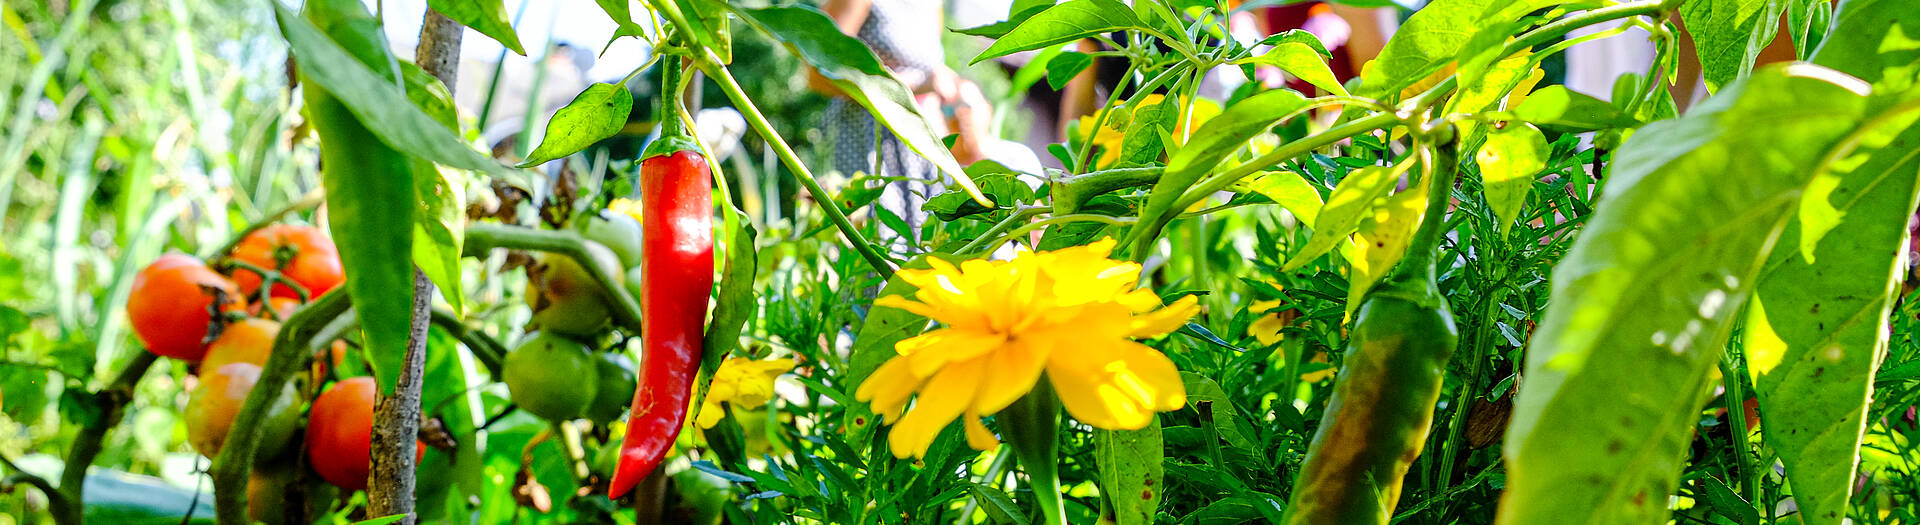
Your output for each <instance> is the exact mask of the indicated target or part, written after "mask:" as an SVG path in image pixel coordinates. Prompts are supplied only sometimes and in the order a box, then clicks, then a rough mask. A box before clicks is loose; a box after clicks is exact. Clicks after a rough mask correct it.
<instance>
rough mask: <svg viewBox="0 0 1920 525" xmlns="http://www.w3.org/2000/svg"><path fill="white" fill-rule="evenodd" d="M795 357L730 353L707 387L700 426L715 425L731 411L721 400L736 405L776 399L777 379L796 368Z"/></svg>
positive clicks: (701, 407)
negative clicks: (758, 358)
mask: <svg viewBox="0 0 1920 525" xmlns="http://www.w3.org/2000/svg"><path fill="white" fill-rule="evenodd" d="M793 365H794V362H793V360H792V359H769V360H766V361H755V360H752V359H747V358H744V357H729V358H727V360H726V361H724V362H721V363H720V370H719V371H717V372H714V374H713V386H712V387H711V388H708V389H707V397H706V399H705V400H704V401H702V402H701V405H700V416H699V418H698V419H697V420H696V421H695V423H697V424H699V425H700V428H713V426H714V425H718V424H720V419H721V418H724V417H726V415H727V412H726V411H725V410H721V409H720V404H721V403H732V404H734V405H736V406H760V405H765V404H767V401H768V400H771V399H773V380H774V379H776V378H779V377H780V375H781V374H785V373H787V371H789V370H793Z"/></svg>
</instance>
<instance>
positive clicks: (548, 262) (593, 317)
mask: <svg viewBox="0 0 1920 525" xmlns="http://www.w3.org/2000/svg"><path fill="white" fill-rule="evenodd" d="M587 253H588V254H590V255H592V258H593V259H594V261H595V264H597V265H599V266H600V267H601V268H606V269H608V270H609V271H611V272H612V275H613V278H614V280H616V281H624V280H625V279H626V276H625V275H624V274H621V273H619V268H621V266H620V265H619V264H620V263H619V257H617V256H615V255H614V254H613V251H612V250H611V249H608V248H607V247H605V246H600V245H596V244H588V245H587ZM527 277H528V280H527V286H528V288H529V289H528V290H527V306H529V307H532V308H533V325H534V327H536V328H539V329H541V330H546V331H549V332H557V333H561V334H566V335H571V336H576V337H593V336H596V335H599V334H600V332H601V331H602V330H605V329H606V328H607V323H608V321H609V320H610V319H611V318H612V316H611V313H612V306H611V304H610V301H609V299H608V297H607V293H606V290H605V289H604V288H601V287H600V283H598V282H596V281H594V280H593V274H592V273H589V272H587V269H586V267H584V266H581V265H580V262H579V261H576V260H574V259H573V258H572V257H566V256H561V255H547V256H546V257H544V258H542V260H541V264H540V265H539V267H537V268H531V269H529V271H528V273H527ZM623 284H624V283H623Z"/></svg>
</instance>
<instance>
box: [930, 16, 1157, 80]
mask: <svg viewBox="0 0 1920 525" xmlns="http://www.w3.org/2000/svg"><path fill="white" fill-rule="evenodd" d="M1142 27H1145V24H1142V23H1141V22H1140V19H1139V18H1137V17H1135V16H1134V15H1133V9H1131V8H1128V7H1127V5H1126V4H1122V3H1120V2H1116V1H1114V0H1068V1H1067V2H1064V3H1061V4H1059V5H1056V6H1053V7H1050V8H1047V10H1046V11H1041V12H1040V13H1038V14H1035V15H1033V16H1032V17H1029V18H1027V19H1026V21H1023V22H1021V23H1020V25H1019V27H1015V28H1013V30H1012V31H1008V32H1007V34H1006V36H1002V37H1000V38H999V39H998V40H995V41H994V42H993V45H990V46H987V49H986V50H985V51H981V52H980V54H979V55H978V56H975V57H973V60H969V61H967V64H968V65H972V64H978V63H980V61H982V60H987V59H992V58H998V57H1002V56H1006V55H1011V54H1014V53H1018V52H1021V51H1026V50H1029V49H1039V48H1042V47H1047V46H1051V45H1054V44H1064V43H1067V42H1072V41H1075V40H1079V39H1082V38H1086V37H1089V36H1093V35H1098V34H1104V33H1110V32H1114V31H1119V30H1122V29H1134V28H1142Z"/></svg>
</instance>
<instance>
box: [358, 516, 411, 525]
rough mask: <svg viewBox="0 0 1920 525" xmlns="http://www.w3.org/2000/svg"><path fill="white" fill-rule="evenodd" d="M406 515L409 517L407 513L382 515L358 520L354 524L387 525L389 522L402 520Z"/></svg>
mask: <svg viewBox="0 0 1920 525" xmlns="http://www.w3.org/2000/svg"><path fill="white" fill-rule="evenodd" d="M406 517H407V515H406V514H395V515H392V516H382V517H378V518H373V519H367V520H361V521H356V522H353V525H387V524H388V523H399V522H400V520H403V519H406Z"/></svg>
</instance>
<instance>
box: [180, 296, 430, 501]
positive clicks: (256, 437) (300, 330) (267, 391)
mask: <svg viewBox="0 0 1920 525" xmlns="http://www.w3.org/2000/svg"><path fill="white" fill-rule="evenodd" d="M352 304H353V301H352V299H350V298H349V297H348V295H347V289H346V287H344V286H341V287H335V288H334V289H333V291H330V292H327V293H326V294H325V295H322V296H320V297H319V298H318V299H314V301H313V302H311V303H308V304H307V305H306V306H303V307H301V308H300V309H299V310H296V311H294V312H293V315H289V316H287V321H286V323H284V324H282V325H280V333H278V334H275V335H274V337H273V352H272V353H270V354H268V355H267V362H266V364H264V365H262V366H261V367H260V378H259V380H258V381H256V382H254V384H253V391H252V392H250V393H248V394H247V399H246V401H245V402H242V403H241V404H240V410H239V412H236V413H235V414H234V416H233V427H232V428H230V429H228V431H227V440H226V443H225V444H223V445H221V447H220V454H219V455H216V456H214V458H213V468H212V469H211V470H210V472H211V474H212V475H213V508H214V514H216V515H217V516H219V518H220V525H246V523H247V516H248V514H247V477H248V475H249V474H250V473H252V472H253V459H254V458H253V454H254V452H255V451H256V449H257V448H258V447H259V446H260V433H261V432H260V423H261V421H262V420H265V419H266V414H267V408H268V407H271V406H273V404H274V403H276V402H279V397H280V393H281V391H282V390H284V389H283V388H282V386H283V385H286V384H287V381H288V380H290V379H292V378H293V373H294V372H295V371H296V370H299V369H301V368H304V367H305V366H306V363H307V360H308V359H309V358H311V357H313V353H312V352H311V351H310V349H311V346H312V345H310V344H308V343H309V342H310V341H311V339H312V336H313V335H314V334H315V333H317V332H319V331H320V330H322V329H324V328H326V326H327V324H328V323H331V322H332V321H333V320H334V318H336V317H339V316H340V315H341V314H343V313H345V312H346V311H347V308H348V307H349V306H352ZM409 459H411V458H409ZM409 494H411V493H409Z"/></svg>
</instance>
